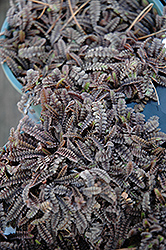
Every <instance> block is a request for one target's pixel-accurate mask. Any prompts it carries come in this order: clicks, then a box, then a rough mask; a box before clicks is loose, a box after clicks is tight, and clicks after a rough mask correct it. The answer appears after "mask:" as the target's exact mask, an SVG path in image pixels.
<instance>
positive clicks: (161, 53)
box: [0, 0, 166, 104]
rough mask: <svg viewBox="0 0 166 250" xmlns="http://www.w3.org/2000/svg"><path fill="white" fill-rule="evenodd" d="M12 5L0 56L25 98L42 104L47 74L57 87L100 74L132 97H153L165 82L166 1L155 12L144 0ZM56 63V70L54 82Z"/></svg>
mask: <svg viewBox="0 0 166 250" xmlns="http://www.w3.org/2000/svg"><path fill="white" fill-rule="evenodd" d="M10 4H11V8H10V9H9V11H8V13H7V22H8V24H9V27H8V29H7V30H6V31H5V32H4V35H5V38H3V39H1V40H0V46H1V48H0V60H1V62H2V63H4V62H6V63H7V64H8V66H9V67H10V68H11V70H12V71H13V73H14V74H15V76H16V78H17V79H18V80H19V81H20V82H21V83H22V85H23V86H24V87H23V92H24V93H26V92H27V91H28V94H27V96H24V97H23V99H24V101H25V100H27V99H29V100H31V101H29V104H30V103H31V102H34V104H38V103H40V99H39V98H38V97H39V96H40V90H41V89H42V85H43V84H45V79H46V78H47V79H48V78H49V81H48V85H49V84H50V85H51V87H54V88H58V87H59V86H61V85H62V86H66V88H70V89H72V90H74V91H75V90H79V91H81V92H82V90H83V89H86V90H88V86H89V83H90V81H91V78H92V75H93V73H94V72H100V74H104V77H103V81H107V87H108V89H114V90H116V91H118V92H123V93H125V95H126V97H127V98H128V100H130V101H131V100H133V99H134V100H137V102H141V103H144V104H145V103H146V102H147V100H149V98H150V99H153V100H158V96H157V92H156V89H155V87H156V86H157V85H161V86H165V84H166V78H165V73H166V71H165V48H164V45H163V44H162V39H163V37H165V28H166V21H165V20H166V19H165V8H164V10H163V16H160V15H158V14H157V12H156V11H155V10H154V9H151V8H152V6H153V4H149V5H148V2H147V1H128V0H125V1H115V0H107V1H106V0H102V1H99V0H91V1H90V0H88V1H71V0H66V1H60V0H59V1H58V0H57V1H51V0H50V1H36V0H29V1H22V0H17V1H15V2H14V1H10ZM152 34H154V35H152ZM55 69H56V70H55ZM57 69H58V70H59V71H60V73H59V72H58V76H59V75H61V77H59V82H58V83H56V84H55V82H54V75H55V74H56V73H57ZM29 70H30V71H29ZM54 70H55V71H54ZM50 78H52V79H50ZM50 81H51V83H50ZM103 81H101V82H100V85H101V84H103ZM54 84H55V85H54Z"/></svg>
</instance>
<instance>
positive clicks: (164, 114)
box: [1, 0, 166, 133]
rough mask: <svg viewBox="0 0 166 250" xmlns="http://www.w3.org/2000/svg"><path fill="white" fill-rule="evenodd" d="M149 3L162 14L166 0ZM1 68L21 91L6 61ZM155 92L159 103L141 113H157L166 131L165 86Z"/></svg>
mask: <svg viewBox="0 0 166 250" xmlns="http://www.w3.org/2000/svg"><path fill="white" fill-rule="evenodd" d="M148 1H149V3H153V4H154V6H153V7H154V8H155V9H156V10H157V12H158V13H159V14H162V12H163V4H162V3H164V2H166V0H161V1H159V0H148ZM5 29H8V23H7V21H6V20H5V21H4V23H3V26H2V29H1V32H3V31H4V30H5ZM2 68H3V70H4V72H5V75H6V76H7V78H8V80H9V81H10V82H11V84H12V85H13V87H14V88H15V89H16V90H17V91H18V92H19V93H22V92H21V89H22V85H21V83H20V82H19V81H18V80H17V79H16V77H15V76H14V75H13V73H12V71H11V70H10V68H9V67H8V66H7V64H6V63H4V64H3V65H2ZM157 93H158V95H159V99H160V105H158V104H157V102H154V101H149V102H148V104H147V105H146V107H145V109H144V111H143V114H144V115H145V118H146V119H148V118H150V117H151V116H154V115H157V116H158V117H159V118H160V120H159V122H160V128H161V130H162V131H163V132H165V133H166V88H164V87H160V86H159V87H157ZM134 105H135V104H134V103H131V104H128V106H129V107H132V108H133V107H134ZM32 107H33V109H34V110H35V115H30V116H32V118H34V117H35V118H37V119H38V120H39V117H40V113H41V106H40V105H38V106H32Z"/></svg>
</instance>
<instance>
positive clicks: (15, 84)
mask: <svg viewBox="0 0 166 250" xmlns="http://www.w3.org/2000/svg"><path fill="white" fill-rule="evenodd" d="M8 27H9V25H8V22H7V20H6V19H5V21H4V23H3V25H2V28H1V32H4V31H5V30H6V29H8ZM4 37H5V36H4V35H2V36H1V38H4ZM2 69H3V71H4V73H5V75H6V77H7V78H8V80H9V82H10V83H11V84H12V85H13V87H14V88H15V89H16V90H17V91H18V92H19V93H20V94H22V91H21V89H22V87H23V86H22V84H21V83H20V82H19V81H18V80H17V79H16V77H15V76H14V74H13V73H12V71H11V69H10V68H9V67H8V65H7V63H6V62H5V63H3V64H2ZM31 107H32V108H33V109H34V110H35V113H34V114H30V113H29V114H28V115H29V116H30V117H31V118H32V119H34V120H36V121H39V118H40V113H41V106H40V105H36V106H34V105H31Z"/></svg>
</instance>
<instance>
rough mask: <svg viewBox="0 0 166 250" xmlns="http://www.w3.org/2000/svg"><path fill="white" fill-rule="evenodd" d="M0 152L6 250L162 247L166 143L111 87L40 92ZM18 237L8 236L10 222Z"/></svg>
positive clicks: (154, 121) (140, 249) (164, 240)
mask: <svg viewBox="0 0 166 250" xmlns="http://www.w3.org/2000/svg"><path fill="white" fill-rule="evenodd" d="M41 105H42V112H41V123H39V124H36V123H35V122H34V121H33V120H31V119H30V118H29V117H28V116H25V117H24V118H23V119H22V120H20V122H19V124H18V127H17V129H16V130H14V129H13V128H12V129H11V133H10V137H9V141H8V142H7V144H6V145H5V147H3V148H2V149H1V155H0V164H1V176H0V182H1V186H0V211H1V213H0V218H1V224H0V227H1V236H0V237H1V238H0V239H1V243H0V247H1V249H3V250H4V249H46V248H47V249H51V250H52V249H118V248H121V247H131V246H133V247H134V249H138V250H143V249H155V250H156V249H164V248H165V247H166V238H165V237H166V236H165V230H166V228H165V227H166V226H165V225H166V224H165V203H166V197H165V189H166V184H165V180H166V172H165V161H166V153H165V147H164V146H165V142H166V134H164V133H163V132H160V130H159V128H158V126H159V123H158V119H157V117H151V118H150V119H149V120H148V121H145V120H144V115H143V114H140V113H135V112H134V110H133V109H132V108H129V107H127V106H126V103H125V95H124V94H120V93H116V92H114V91H110V92H109V95H108V94H107V95H103V94H102V93H97V92H96V95H95V94H94V95H91V94H89V93H86V92H85V93H82V94H78V93H76V92H75V93H72V92H71V91H70V90H66V89H65V88H62V89H57V90H56V91H54V92H53V91H52V90H51V89H50V88H47V89H45V88H43V89H42V91H41ZM9 225H11V226H12V227H15V228H16V233H14V234H10V235H8V236H6V235H3V233H2V232H3V231H4V230H5V227H6V226H9Z"/></svg>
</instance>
